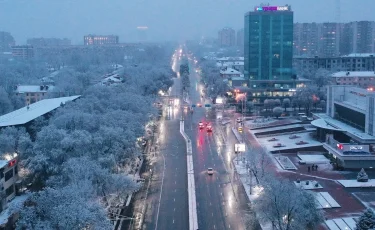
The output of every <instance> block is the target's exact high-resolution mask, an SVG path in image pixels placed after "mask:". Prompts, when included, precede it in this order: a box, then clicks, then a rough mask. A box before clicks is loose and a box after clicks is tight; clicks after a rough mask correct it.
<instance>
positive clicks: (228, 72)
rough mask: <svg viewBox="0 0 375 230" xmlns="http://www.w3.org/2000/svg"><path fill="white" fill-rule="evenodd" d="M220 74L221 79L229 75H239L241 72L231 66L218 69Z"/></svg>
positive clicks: (229, 76) (227, 77)
mask: <svg viewBox="0 0 375 230" xmlns="http://www.w3.org/2000/svg"><path fill="white" fill-rule="evenodd" d="M220 76H221V78H223V79H229V78H231V77H240V76H241V72H239V71H237V70H235V69H233V68H228V67H225V68H224V69H222V70H220Z"/></svg>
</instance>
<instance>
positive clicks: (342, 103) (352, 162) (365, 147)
mask: <svg viewBox="0 0 375 230" xmlns="http://www.w3.org/2000/svg"><path fill="white" fill-rule="evenodd" d="M314 118H315V120H314V121H312V123H311V124H312V125H314V126H315V127H317V136H318V138H320V139H321V140H322V141H324V144H323V147H324V148H325V149H326V150H327V151H328V152H329V153H330V154H331V155H332V156H333V158H334V159H335V162H334V163H335V164H337V165H338V166H340V167H344V168H372V167H373V166H374V164H375V152H374V144H375V136H374V131H375V93H374V92H372V91H368V90H366V89H361V88H358V87H353V86H345V85H332V86H329V87H328V89H327V112H326V113H325V114H314Z"/></svg>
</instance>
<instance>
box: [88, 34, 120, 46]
mask: <svg viewBox="0 0 375 230" xmlns="http://www.w3.org/2000/svg"><path fill="white" fill-rule="evenodd" d="M118 43H119V37H118V36H117V35H91V34H90V35H86V36H84V37H83V44H84V45H86V46H88V45H114V44H118Z"/></svg>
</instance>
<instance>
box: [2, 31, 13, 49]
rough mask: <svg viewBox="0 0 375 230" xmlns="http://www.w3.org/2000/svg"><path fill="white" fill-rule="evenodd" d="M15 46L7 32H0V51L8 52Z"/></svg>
mask: <svg viewBox="0 0 375 230" xmlns="http://www.w3.org/2000/svg"><path fill="white" fill-rule="evenodd" d="M14 45H15V41H14V38H13V36H12V35H11V34H10V33H9V32H4V31H0V51H1V52H4V51H10V50H11V47H12V46H14Z"/></svg>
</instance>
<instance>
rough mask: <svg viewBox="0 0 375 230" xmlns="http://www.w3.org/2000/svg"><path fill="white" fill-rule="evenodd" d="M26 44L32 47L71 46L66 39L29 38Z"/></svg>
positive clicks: (69, 41)
mask: <svg viewBox="0 0 375 230" xmlns="http://www.w3.org/2000/svg"><path fill="white" fill-rule="evenodd" d="M27 44H28V45H31V46H33V47H49V46H70V45H71V44H72V42H71V40H70V39H67V38H62V39H61V38H29V39H27Z"/></svg>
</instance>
